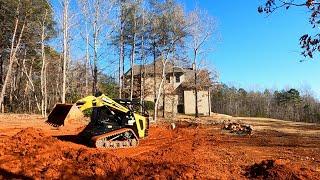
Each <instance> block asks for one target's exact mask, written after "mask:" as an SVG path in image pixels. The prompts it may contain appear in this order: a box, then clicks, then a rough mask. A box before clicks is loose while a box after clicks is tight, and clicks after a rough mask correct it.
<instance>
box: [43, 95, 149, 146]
mask: <svg viewBox="0 0 320 180" xmlns="http://www.w3.org/2000/svg"><path fill="white" fill-rule="evenodd" d="M86 110H89V111H90V112H91V120H90V122H89V124H88V125H87V126H86V127H85V128H84V130H83V131H81V132H80V133H79V137H80V138H81V140H83V141H85V142H87V143H88V144H89V145H91V146H94V147H98V148H127V147H135V146H137V145H138V143H139V139H141V138H145V137H147V136H148V130H149V114H148V112H147V111H146V110H145V108H144V106H142V105H141V104H140V103H139V102H138V101H130V100H126V99H111V98H109V97H108V96H106V95H104V94H102V95H101V96H99V97H95V96H87V97H85V98H83V99H80V100H78V101H77V102H76V103H75V104H56V105H55V107H54V108H53V110H52V111H51V113H50V114H49V116H48V120H47V121H46V122H47V123H48V124H49V125H51V126H54V127H60V126H65V127H68V125H69V124H72V123H73V121H77V120H78V119H81V118H83V116H84V114H83V111H86ZM139 111H140V112H139Z"/></svg>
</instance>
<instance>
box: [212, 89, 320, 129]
mask: <svg viewBox="0 0 320 180" xmlns="http://www.w3.org/2000/svg"><path fill="white" fill-rule="evenodd" d="M212 110H213V112H217V113H222V114H229V115H232V116H244V117H266V118H275V119H284V120H293V121H303V122H317V123H319V122H320V102H319V100H317V99H315V98H314V97H313V96H312V95H310V94H308V93H304V94H302V93H301V92H299V91H298V90H296V89H289V90H282V91H271V90H268V89H266V90H265V91H264V92H259V91H258V92H254V91H249V92H248V91H246V90H244V89H242V88H239V89H237V88H235V87H228V86H227V85H222V86H219V87H217V88H215V89H214V90H213V91H212Z"/></svg>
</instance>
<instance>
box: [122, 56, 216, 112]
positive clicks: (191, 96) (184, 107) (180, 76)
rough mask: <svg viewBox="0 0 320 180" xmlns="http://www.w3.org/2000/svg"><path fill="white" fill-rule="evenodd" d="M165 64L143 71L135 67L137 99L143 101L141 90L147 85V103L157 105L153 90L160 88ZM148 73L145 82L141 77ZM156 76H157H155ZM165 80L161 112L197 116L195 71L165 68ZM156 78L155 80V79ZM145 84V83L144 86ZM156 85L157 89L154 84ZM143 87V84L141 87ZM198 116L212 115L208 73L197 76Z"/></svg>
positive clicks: (129, 74) (128, 74) (169, 64)
mask: <svg viewBox="0 0 320 180" xmlns="http://www.w3.org/2000/svg"><path fill="white" fill-rule="evenodd" d="M162 67H163V65H162V61H161V60H157V61H156V62H155V64H154V63H151V64H147V65H145V66H144V67H142V66H141V65H135V66H134V67H133V74H134V84H135V86H134V87H135V92H136V93H135V98H140V96H139V95H140V93H139V92H140V89H141V88H140V87H141V86H142V85H144V87H145V88H144V99H145V101H152V102H154V101H155V99H156V98H155V94H154V87H156V92H158V89H157V88H158V87H159V84H160V82H161V79H162V78H161V77H162ZM144 70H145V74H144V75H143V77H144V78H145V79H144V81H143V78H142V77H141V75H142V74H143V72H144ZM154 72H155V73H154ZM165 74H166V78H165V80H164V82H163V83H164V86H163V87H164V88H163V92H162V95H161V97H160V99H159V109H160V110H164V111H165V112H167V113H182V114H189V115H191V114H195V111H196V110H195V99H196V98H195V91H194V69H193V68H185V67H177V66H173V64H172V63H170V62H168V63H167V64H166V71H165ZM154 75H155V76H154ZM130 77H131V69H129V70H128V71H127V73H125V82H126V83H125V84H126V85H125V88H127V89H129V87H130ZM143 82H144V83H143ZM155 82H156V86H154V83H155ZM141 83H143V84H141ZM197 84H198V91H197V92H198V112H199V114H200V115H209V114H210V109H211V108H210V107H211V100H210V98H209V97H210V91H209V87H210V84H211V81H210V77H209V73H208V72H207V71H205V70H202V71H200V72H198V83H197Z"/></svg>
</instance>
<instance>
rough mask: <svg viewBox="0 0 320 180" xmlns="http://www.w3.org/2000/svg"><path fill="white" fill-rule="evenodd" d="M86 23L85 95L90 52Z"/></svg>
mask: <svg viewBox="0 0 320 180" xmlns="http://www.w3.org/2000/svg"><path fill="white" fill-rule="evenodd" d="M87 26H88V25H87V24H86V62H85V66H86V67H85V68H86V70H85V71H86V72H85V76H86V77H85V78H86V80H85V81H86V82H85V86H86V89H85V93H86V95H88V93H89V73H88V71H89V70H88V69H89V61H90V59H89V58H90V54H89V32H88V27H87Z"/></svg>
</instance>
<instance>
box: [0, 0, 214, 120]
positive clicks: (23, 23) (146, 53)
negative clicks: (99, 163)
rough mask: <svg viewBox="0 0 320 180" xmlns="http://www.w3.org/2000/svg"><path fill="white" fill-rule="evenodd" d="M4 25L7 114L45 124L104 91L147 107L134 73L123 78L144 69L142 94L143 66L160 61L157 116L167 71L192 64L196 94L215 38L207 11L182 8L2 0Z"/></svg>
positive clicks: (0, 101) (150, 2) (0, 104)
mask: <svg viewBox="0 0 320 180" xmlns="http://www.w3.org/2000/svg"><path fill="white" fill-rule="evenodd" d="M0 23H1V30H0V88H1V94H0V108H1V111H2V112H29V113H41V114H42V115H43V116H46V113H47V112H48V111H50V109H51V108H52V106H53V105H54V104H55V103H57V102H62V103H65V102H69V103H71V102H74V101H75V100H76V99H77V98H79V97H83V96H86V95H90V94H93V95H94V94H95V93H97V92H98V91H102V92H104V93H107V94H108V95H109V96H113V97H119V98H130V99H131V98H133V97H140V99H141V102H142V101H143V97H144V94H143V92H144V89H143V88H144V87H143V86H141V88H142V89H141V88H140V89H141V91H142V93H139V94H138V95H137V94H134V93H135V92H134V86H137V85H136V84H135V83H134V74H135V72H133V71H131V74H130V77H127V76H124V74H125V73H126V72H127V71H128V69H130V68H132V67H134V66H135V65H137V64H138V65H141V66H142V68H140V71H141V72H139V73H140V74H141V77H140V78H141V79H140V82H142V83H140V84H138V85H139V86H140V85H141V84H143V83H144V82H143V81H144V75H145V74H146V72H145V69H144V65H145V64H148V63H154V62H155V61H156V60H159V61H161V66H162V67H161V68H160V69H161V72H160V73H159V74H158V76H159V77H160V80H159V82H155V83H154V87H153V88H152V89H153V91H154V92H153V94H154V96H155V101H156V102H155V114H156V111H157V106H158V103H159V98H160V97H161V94H162V92H163V87H164V83H165V78H166V72H167V71H166V66H167V64H169V62H170V63H171V64H173V65H174V66H177V67H182V66H183V65H185V64H188V66H189V67H191V64H192V63H193V64H194V67H195V77H194V78H195V86H194V87H195V88H197V82H198V81H199V80H197V76H196V74H197V73H196V72H197V71H199V69H200V68H201V67H202V66H204V64H205V63H204V61H205V59H206V58H205V57H204V55H205V54H206V53H204V52H205V51H206V49H210V48H209V47H207V42H208V41H209V40H210V38H211V37H212V34H213V33H214V30H215V23H214V20H213V19H212V18H211V17H210V16H209V15H208V14H206V13H205V11H204V10H201V9H199V8H197V7H196V8H195V9H194V10H192V11H190V12H187V11H186V10H185V9H184V8H183V5H182V4H181V3H179V1H176V0H164V1H163V0H54V1H50V0H0ZM133 70H134V69H133ZM154 72H155V71H154ZM154 77H155V74H154Z"/></svg>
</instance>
